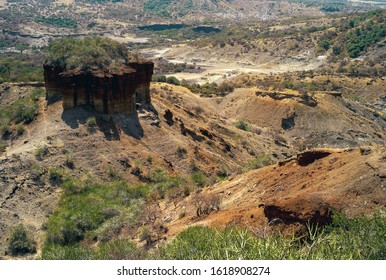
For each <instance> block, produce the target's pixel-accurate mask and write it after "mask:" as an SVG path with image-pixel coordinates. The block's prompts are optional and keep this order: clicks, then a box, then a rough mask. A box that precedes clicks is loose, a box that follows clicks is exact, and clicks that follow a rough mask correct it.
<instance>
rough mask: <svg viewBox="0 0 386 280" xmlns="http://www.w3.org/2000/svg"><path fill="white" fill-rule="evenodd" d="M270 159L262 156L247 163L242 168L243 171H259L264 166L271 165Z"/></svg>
mask: <svg viewBox="0 0 386 280" xmlns="http://www.w3.org/2000/svg"><path fill="white" fill-rule="evenodd" d="M272 163H273V162H272V159H271V157H269V156H266V155H263V156H258V157H256V158H255V159H253V160H251V161H250V162H248V163H247V165H246V166H245V167H244V171H249V170H253V169H259V168H262V167H264V166H267V165H270V164H272Z"/></svg>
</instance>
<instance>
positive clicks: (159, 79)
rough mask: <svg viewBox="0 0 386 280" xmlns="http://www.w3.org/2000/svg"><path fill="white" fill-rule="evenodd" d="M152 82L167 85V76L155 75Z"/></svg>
mask: <svg viewBox="0 0 386 280" xmlns="http://www.w3.org/2000/svg"><path fill="white" fill-rule="evenodd" d="M152 82H155V83H166V76H165V75H154V76H153V77H152Z"/></svg>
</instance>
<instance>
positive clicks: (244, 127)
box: [235, 120, 249, 131]
mask: <svg viewBox="0 0 386 280" xmlns="http://www.w3.org/2000/svg"><path fill="white" fill-rule="evenodd" d="M235 126H236V127H237V128H238V129H241V130H244V131H248V130H249V125H248V123H247V122H246V121H243V120H237V121H236V122H235Z"/></svg>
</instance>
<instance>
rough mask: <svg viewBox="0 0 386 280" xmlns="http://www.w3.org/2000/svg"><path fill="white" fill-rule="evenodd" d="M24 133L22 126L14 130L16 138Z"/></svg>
mask: <svg viewBox="0 0 386 280" xmlns="http://www.w3.org/2000/svg"><path fill="white" fill-rule="evenodd" d="M24 132H25V128H24V126H22V125H18V126H17V128H16V134H17V136H21V135H23V134H24Z"/></svg>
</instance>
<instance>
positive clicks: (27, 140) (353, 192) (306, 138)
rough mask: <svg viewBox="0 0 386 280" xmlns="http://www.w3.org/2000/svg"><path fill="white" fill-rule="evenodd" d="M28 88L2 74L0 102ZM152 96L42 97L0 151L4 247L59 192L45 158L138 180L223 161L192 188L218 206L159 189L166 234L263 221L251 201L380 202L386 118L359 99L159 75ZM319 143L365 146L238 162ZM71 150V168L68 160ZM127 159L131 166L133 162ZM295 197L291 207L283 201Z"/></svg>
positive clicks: (40, 222) (356, 210) (82, 172)
mask: <svg viewBox="0 0 386 280" xmlns="http://www.w3.org/2000/svg"><path fill="white" fill-rule="evenodd" d="M30 90H31V88H29V87H18V86H11V88H10V89H9V90H8V91H6V92H4V93H3V94H2V99H1V102H2V104H6V103H7V102H11V100H12V99H13V98H15V94H17V95H16V96H22V95H23V94H26V93H28V92H29V91H30ZM152 103H153V105H154V110H153V111H147V110H139V111H138V116H131V117H128V116H125V115H122V114H121V115H115V116H113V117H110V118H109V117H106V116H103V115H100V114H96V113H95V112H92V111H88V110H85V109H83V108H76V109H72V110H69V111H66V112H63V111H62V104H61V101H58V102H56V103H54V104H51V105H48V106H47V104H46V102H45V101H44V100H41V101H40V104H41V105H40V109H39V115H38V117H37V119H36V120H35V121H34V122H32V123H31V124H30V125H27V126H26V133H25V134H24V135H22V136H20V137H19V138H15V139H13V140H12V142H11V143H10V146H9V147H8V148H7V150H6V152H5V153H3V154H2V155H1V170H0V172H1V183H0V184H1V204H0V205H1V206H0V211H1V217H2V219H1V225H0V229H1V232H2V234H1V235H0V236H1V240H0V242H1V248H2V249H1V250H2V254H3V253H4V249H5V247H4V246H5V241H6V240H5V238H6V236H7V232H8V230H9V228H10V227H11V226H12V225H14V224H17V223H23V224H25V225H26V226H27V227H28V228H31V229H32V230H33V231H34V232H35V233H36V236H37V237H38V238H41V236H42V234H43V233H44V221H45V220H46V219H47V218H48V217H49V215H50V213H52V211H53V209H54V208H55V204H56V203H57V201H58V198H59V196H60V189H59V188H58V186H56V185H55V184H53V182H51V181H50V180H48V172H49V169H50V168H54V167H61V168H64V169H65V170H66V172H68V173H70V174H72V175H74V176H76V177H84V176H86V174H93V175H94V176H97V177H98V178H100V179H102V180H106V181H108V180H110V179H111V176H112V174H111V170H113V171H114V174H118V175H117V176H119V177H121V178H125V179H127V180H129V181H130V182H140V181H142V180H145V181H146V180H147V179H146V178H147V176H149V174H150V173H151V172H153V171H154V170H156V169H158V168H162V169H164V170H166V171H167V173H169V174H171V175H173V174H174V175H177V174H186V175H189V174H190V173H191V172H192V170H200V171H202V172H204V174H205V175H207V176H215V175H216V174H218V173H219V172H223V170H224V169H225V170H226V171H227V173H229V175H230V176H232V177H231V178H230V179H229V180H226V181H223V182H221V183H218V184H215V185H211V186H209V187H208V188H205V189H204V191H203V192H202V193H203V194H216V195H219V196H220V198H221V205H220V211H218V212H212V213H211V214H209V215H207V216H205V215H204V216H202V217H200V218H197V217H196V214H195V211H196V210H195V206H194V203H192V199H194V195H192V196H191V197H189V198H187V199H185V200H182V201H180V202H178V204H177V206H176V208H174V207H173V206H172V204H171V203H170V202H169V201H168V200H165V201H164V202H162V203H161V205H163V218H164V219H165V221H167V222H166V226H167V228H168V229H169V232H168V236H171V235H174V234H176V233H178V232H179V231H180V230H182V229H184V228H186V226H189V225H191V224H207V225H215V226H225V225H227V224H232V223H237V224H239V225H248V226H251V227H252V228H254V230H257V229H256V225H266V224H267V219H266V218H265V217H264V214H263V213H264V209H263V208H262V207H260V208H259V207H258V206H259V205H260V206H263V205H274V206H275V207H281V208H280V209H285V211H287V212H288V211H289V212H291V213H292V212H294V213H300V214H296V215H306V216H307V215H308V212H309V211H311V212H312V211H314V210H315V208H313V207H316V206H317V205H328V209H330V208H334V209H341V210H344V211H346V212H347V213H348V214H349V215H359V214H367V213H370V212H371V211H372V210H374V209H378V208H382V207H383V206H384V204H385V197H384V179H385V174H383V173H382V172H383V170H385V168H384V164H385V163H384V157H385V151H384V148H382V147H381V146H380V145H384V141H385V139H386V137H385V135H384V131H385V121H384V120H382V119H381V118H379V117H374V115H373V114H372V110H371V109H370V108H368V107H366V106H364V105H360V104H358V103H356V102H353V101H351V100H349V99H344V98H343V97H341V96H340V95H335V96H334V95H331V94H328V93H316V94H313V95H312V101H310V100H307V102H305V100H303V99H302V96H301V95H300V93H298V92H296V91H294V90H287V91H285V92H277V91H262V90H261V89H259V88H256V87H252V88H240V89H236V90H235V91H234V92H233V93H231V94H229V95H227V96H226V97H215V98H205V97H199V96H198V95H196V94H193V93H191V92H190V91H189V90H187V89H186V88H183V87H179V86H173V85H169V84H162V83H157V84H154V85H153V86H152ZM354 112H355V113H354ZM90 116H95V117H96V120H97V125H96V126H95V127H93V128H91V129H90V127H89V126H88V125H87V119H88V118H89V117H90ZM292 118H293V119H292ZM237 120H243V121H246V122H247V123H248V124H249V126H248V130H246V131H244V130H241V129H239V128H237V127H236V126H235V123H236V121H237ZM369 145H371V146H369ZM324 146H328V147H336V148H345V147H355V146H358V147H359V146H361V147H362V146H363V147H364V146H369V147H368V148H361V149H359V148H352V149H344V150H332V151H329V152H328V153H329V154H328V156H326V157H324V158H322V159H320V160H317V161H315V162H312V163H310V164H307V165H300V164H299V163H298V161H297V160H296V159H290V160H288V161H286V162H285V163H282V164H280V163H279V164H278V165H273V166H269V167H266V168H263V169H260V170H257V171H250V172H248V173H245V174H240V173H241V172H243V170H245V169H244V168H245V166H246V165H247V164H248V163H249V162H250V161H251V160H253V159H255V158H256V157H259V156H267V157H268V158H271V159H272V161H278V162H282V161H285V160H287V159H288V158H291V157H292V156H296V155H297V154H298V153H299V150H303V149H305V148H314V147H324ZM39 148H44V149H45V150H46V151H47V154H46V155H45V156H44V157H43V158H41V159H39V158H38V157H37V156H36V153H37V150H38V149H39ZM96 151H97V152H96ZM69 157H70V158H71V159H72V161H73V163H74V167H73V168H68V167H67V166H66V160H67V159H68V158H69ZM149 157H150V158H151V161H149V160H148V159H149ZM136 167H139V168H140V170H141V172H140V174H138V173H135V172H133V170H134V169H135V168H136ZM12 174H14V175H12ZM236 174H240V175H236ZM114 176H115V175H114ZM208 184H211V183H210V182H208ZM309 197H312V201H313V199H316V200H317V201H320V204H315V205H316V206H315V205H314V204H312V205H309V204H307V203H306V204H305V205H303V204H302V203H300V202H299V203H298V201H297V199H300V198H302V199H303V200H304V201H310V200H309ZM343 199H344V200H343ZM346 199H348V201H350V203H348V204H347V203H346V201H347V200H346ZM277 201H280V202H277ZM291 201H294V203H292V202H291ZM286 202H288V204H286ZM290 202H291V203H290ZM318 203H319V202H318ZM298 204H299V207H300V208H299V209H298V208H293V207H295V206H296V205H298ZM302 207H305V209H306V210H307V211H306V212H304V211H303V210H302V209H303V208H302ZM181 211H185V212H186V214H185V217H184V218H183V219H179V218H178V216H179V214H180V213H181ZM283 211H284V210H283ZM310 215H312V214H310Z"/></svg>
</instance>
